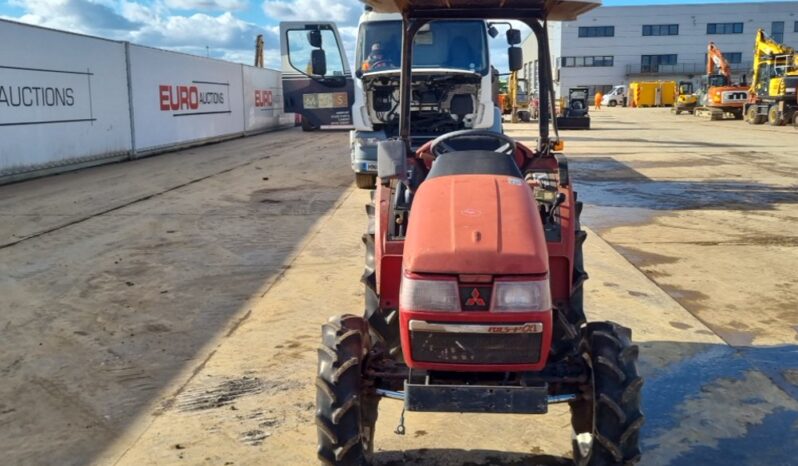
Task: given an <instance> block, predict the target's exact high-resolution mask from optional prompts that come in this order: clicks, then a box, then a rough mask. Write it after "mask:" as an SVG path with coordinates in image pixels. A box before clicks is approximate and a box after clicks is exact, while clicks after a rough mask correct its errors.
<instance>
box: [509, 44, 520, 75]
mask: <svg viewBox="0 0 798 466" xmlns="http://www.w3.org/2000/svg"><path fill="white" fill-rule="evenodd" d="M507 61H508V63H509V65H510V71H518V70H520V69H521V68H523V67H524V53H523V51H522V50H521V48H520V47H510V48H509V49H507Z"/></svg>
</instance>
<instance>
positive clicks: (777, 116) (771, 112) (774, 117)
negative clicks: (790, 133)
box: [768, 105, 784, 126]
mask: <svg viewBox="0 0 798 466" xmlns="http://www.w3.org/2000/svg"><path fill="white" fill-rule="evenodd" d="M768 123H769V124H770V126H784V119H783V118H782V117H781V112H779V107H778V106H776V105H771V106H770V108H769V109H768Z"/></svg>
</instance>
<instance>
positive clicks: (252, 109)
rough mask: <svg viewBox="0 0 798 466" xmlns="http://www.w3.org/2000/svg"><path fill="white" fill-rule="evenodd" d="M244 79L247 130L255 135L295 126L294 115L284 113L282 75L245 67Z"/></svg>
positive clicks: (271, 71) (272, 71)
mask: <svg viewBox="0 0 798 466" xmlns="http://www.w3.org/2000/svg"><path fill="white" fill-rule="evenodd" d="M242 68H243V69H242V71H243V74H242V76H243V80H244V131H245V132H247V133H255V132H259V131H264V130H268V129H272V128H276V127H283V126H293V125H294V114H293V113H289V114H286V113H284V112H283V86H282V82H281V76H282V74H281V73H280V72H279V71H275V70H267V69H263V68H254V67H251V66H244V65H242Z"/></svg>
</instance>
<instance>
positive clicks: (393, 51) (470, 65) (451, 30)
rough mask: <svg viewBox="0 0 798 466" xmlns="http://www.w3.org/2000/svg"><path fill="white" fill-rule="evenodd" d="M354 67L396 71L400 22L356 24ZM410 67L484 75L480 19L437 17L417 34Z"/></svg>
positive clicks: (485, 58)
mask: <svg viewBox="0 0 798 466" xmlns="http://www.w3.org/2000/svg"><path fill="white" fill-rule="evenodd" d="M356 60H357V62H356V63H357V67H358V69H360V70H361V71H362V72H364V73H367V72H374V71H388V70H398V69H399V66H400V65H401V60H402V22H401V21H371V22H367V23H363V24H362V25H361V26H360V33H359V34H358V43H357V58H356ZM413 68H414V69H418V68H454V69H462V70H468V71H473V72H476V73H479V74H482V75H484V74H485V73H487V72H488V44H487V37H486V31H485V23H484V22H483V21H467V20H465V21H463V20H458V21H449V20H439V21H433V22H431V23H429V24H428V25H427V26H425V27H424V28H422V29H421V30H420V31H419V32H418V33H417V34H416V38H415V42H414V46H413Z"/></svg>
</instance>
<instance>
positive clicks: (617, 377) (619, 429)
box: [571, 322, 644, 466]
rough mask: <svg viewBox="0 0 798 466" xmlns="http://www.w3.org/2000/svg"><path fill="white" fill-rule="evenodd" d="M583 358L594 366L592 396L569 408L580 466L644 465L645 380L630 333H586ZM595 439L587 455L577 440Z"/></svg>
mask: <svg viewBox="0 0 798 466" xmlns="http://www.w3.org/2000/svg"><path fill="white" fill-rule="evenodd" d="M582 330H583V333H582V343H581V352H582V354H583V357H585V358H586V359H587V360H589V361H590V366H591V378H592V393H588V394H587V396H586V397H585V398H583V399H581V400H579V401H575V402H572V403H571V424H572V426H573V428H574V434H575V435H574V440H573V451H574V464H575V465H576V466H621V465H624V466H626V465H633V464H636V463H637V462H639V461H640V446H639V440H640V428H641V427H642V426H643V422H644V417H643V413H642V411H641V410H640V398H641V397H640V392H641V389H642V387H643V379H642V378H641V377H640V375H639V373H638V370H637V357H638V353H639V350H638V347H637V346H635V345H633V344H632V342H631V330H629V329H627V328H624V327H622V326H620V325H618V324H614V323H611V322H591V323H589V324H587V325H586V326H585V327H583V329H582ZM580 433H589V434H591V438H592V440H591V442H589V445H590V446H589V448H586V451H583V450H582V448H581V447H580V443H579V442H578V441H577V436H576V434H580Z"/></svg>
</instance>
